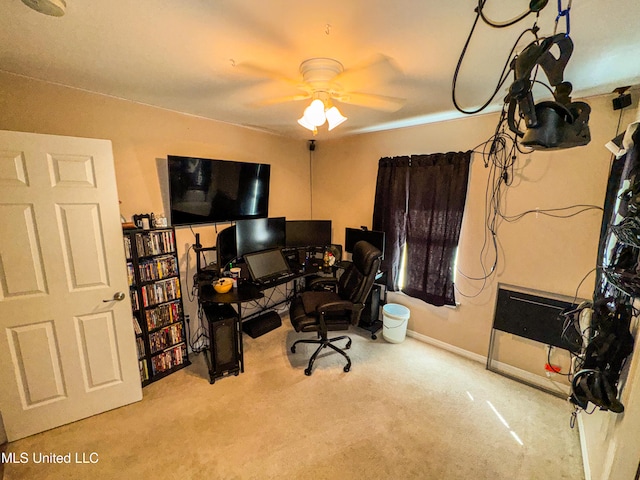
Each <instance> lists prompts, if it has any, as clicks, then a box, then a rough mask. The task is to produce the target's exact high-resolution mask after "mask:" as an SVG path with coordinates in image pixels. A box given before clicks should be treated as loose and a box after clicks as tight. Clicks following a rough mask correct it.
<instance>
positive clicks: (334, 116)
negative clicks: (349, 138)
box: [325, 106, 347, 131]
mask: <svg viewBox="0 0 640 480" xmlns="http://www.w3.org/2000/svg"><path fill="white" fill-rule="evenodd" d="M325 115H326V117H327V122H329V131H331V130H333V129H334V128H335V127H337V126H338V125H340V124H341V123H344V122H345V121H346V120H347V117H345V116H344V115H342V113H340V110H338V107H335V106H333V107H331V108H330V109H328V110H327V111H326V112H325Z"/></svg>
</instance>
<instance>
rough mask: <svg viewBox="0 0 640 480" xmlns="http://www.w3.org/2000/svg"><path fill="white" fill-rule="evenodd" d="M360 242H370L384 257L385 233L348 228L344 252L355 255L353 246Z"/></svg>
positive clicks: (345, 233)
mask: <svg viewBox="0 0 640 480" xmlns="http://www.w3.org/2000/svg"><path fill="white" fill-rule="evenodd" d="M360 240H366V241H367V242H369V243H370V244H371V245H373V246H374V247H376V248H377V249H378V250H380V251H381V252H382V256H383V257H384V232H379V231H377V230H363V229H361V228H349V227H347V228H346V229H345V231H344V251H345V252H349V253H353V246H354V245H355V244H356V243H357V242H359V241H360Z"/></svg>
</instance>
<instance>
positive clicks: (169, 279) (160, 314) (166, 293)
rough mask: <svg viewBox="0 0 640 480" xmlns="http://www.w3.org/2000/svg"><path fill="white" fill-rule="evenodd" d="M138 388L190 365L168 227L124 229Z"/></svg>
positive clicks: (171, 231) (172, 240)
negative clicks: (136, 357)
mask: <svg viewBox="0 0 640 480" xmlns="http://www.w3.org/2000/svg"><path fill="white" fill-rule="evenodd" d="M123 234H124V248H125V255H126V258H127V272H128V275H129V293H130V296H131V305H132V310H133V325H134V329H135V332H136V345H137V347H138V366H139V368H140V380H141V382H142V386H143V387H144V386H146V385H148V384H150V383H151V382H154V381H156V380H159V379H161V378H163V377H166V376H167V375H169V374H171V373H173V372H175V371H177V370H180V369H181V368H184V367H186V366H187V365H190V364H191V362H190V361H189V355H188V352H187V343H186V338H187V329H186V326H185V322H184V308H183V305H182V293H181V287H180V271H179V268H178V255H177V251H176V242H175V231H174V229H173V228H172V227H165V228H155V229H145V230H142V229H133V230H124V232H123Z"/></svg>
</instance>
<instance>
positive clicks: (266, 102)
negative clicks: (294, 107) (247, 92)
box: [252, 93, 311, 107]
mask: <svg viewBox="0 0 640 480" xmlns="http://www.w3.org/2000/svg"><path fill="white" fill-rule="evenodd" d="M308 98H311V95H309V94H306V93H302V94H300V95H289V96H287V97H278V98H268V99H266V100H259V101H257V102H253V103H252V105H254V106H256V107H268V106H269V105H277V104H278V103H286V102H297V101H300V100H306V99H308Z"/></svg>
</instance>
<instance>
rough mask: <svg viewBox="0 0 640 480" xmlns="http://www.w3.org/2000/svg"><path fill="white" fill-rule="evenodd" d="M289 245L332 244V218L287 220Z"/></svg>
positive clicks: (287, 242) (318, 245)
mask: <svg viewBox="0 0 640 480" xmlns="http://www.w3.org/2000/svg"><path fill="white" fill-rule="evenodd" d="M286 234H287V238H286V244H287V247H326V246H329V245H331V220H287V225H286Z"/></svg>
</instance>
